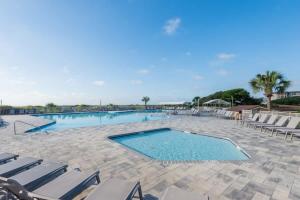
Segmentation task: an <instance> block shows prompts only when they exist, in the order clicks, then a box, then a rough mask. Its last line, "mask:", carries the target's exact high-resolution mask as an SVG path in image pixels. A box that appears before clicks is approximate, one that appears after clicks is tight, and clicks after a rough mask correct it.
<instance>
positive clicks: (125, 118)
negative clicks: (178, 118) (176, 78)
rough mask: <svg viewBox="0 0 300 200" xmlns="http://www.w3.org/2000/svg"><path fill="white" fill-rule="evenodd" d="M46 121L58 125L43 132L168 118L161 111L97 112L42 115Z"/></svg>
mask: <svg viewBox="0 0 300 200" xmlns="http://www.w3.org/2000/svg"><path fill="white" fill-rule="evenodd" d="M39 117H43V118H46V119H50V120H54V121H56V124H54V125H52V126H49V127H46V128H44V129H43V130H58V129H64V128H76V127H85V126H100V125H107V124H118V123H129V122H146V121H151V120H160V119H165V118H167V115H166V114H165V113H163V112H161V111H147V112H96V113H68V114H49V115H40V116H39Z"/></svg>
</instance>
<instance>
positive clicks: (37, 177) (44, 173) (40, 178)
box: [9, 162, 68, 191]
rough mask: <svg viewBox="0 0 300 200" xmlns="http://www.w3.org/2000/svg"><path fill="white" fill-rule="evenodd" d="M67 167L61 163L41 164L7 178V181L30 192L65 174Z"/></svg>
mask: <svg viewBox="0 0 300 200" xmlns="http://www.w3.org/2000/svg"><path fill="white" fill-rule="evenodd" d="M67 166H68V165H66V164H62V163H54V162H43V163H42V164H40V165H38V166H36V167H33V168H31V169H29V170H26V171H24V172H21V173H19V174H17V175H14V176H11V177H9V179H12V180H15V181H17V182H18V183H19V184H20V185H22V186H23V187H25V188H26V189H27V190H29V191H32V190H34V189H36V188H37V187H38V186H40V185H42V184H44V183H46V182H49V181H50V180H52V179H53V178H55V177H57V176H58V175H60V174H62V173H64V172H66V170H67Z"/></svg>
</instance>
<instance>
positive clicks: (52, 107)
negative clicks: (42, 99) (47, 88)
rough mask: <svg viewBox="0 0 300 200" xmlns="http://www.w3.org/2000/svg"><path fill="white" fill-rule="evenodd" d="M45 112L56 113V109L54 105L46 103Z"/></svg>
mask: <svg viewBox="0 0 300 200" xmlns="http://www.w3.org/2000/svg"><path fill="white" fill-rule="evenodd" d="M46 111H47V112H50V113H51V112H57V111H58V107H57V105H55V104H54V103H47V104H46Z"/></svg>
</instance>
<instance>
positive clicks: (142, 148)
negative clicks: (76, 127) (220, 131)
mask: <svg viewBox="0 0 300 200" xmlns="http://www.w3.org/2000/svg"><path fill="white" fill-rule="evenodd" d="M110 139H112V140H114V141H116V142H118V143H120V144H122V145H124V146H126V147H127V148H130V149H132V150H134V151H137V152H139V153H141V154H143V155H146V156H148V157H150V158H152V159H156V160H162V161H197V160H247V159H249V156H248V155H247V154H246V152H244V151H243V150H242V149H241V148H240V147H239V146H237V145H236V144H234V143H233V142H232V141H230V140H229V139H222V138H216V137H210V136H206V135H199V134H192V133H188V132H183V131H178V130H172V129H168V128H166V129H159V130H153V131H146V132H139V133H134V134H126V135H119V136H111V137H110Z"/></svg>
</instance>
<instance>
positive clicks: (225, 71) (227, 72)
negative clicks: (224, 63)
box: [217, 69, 229, 76]
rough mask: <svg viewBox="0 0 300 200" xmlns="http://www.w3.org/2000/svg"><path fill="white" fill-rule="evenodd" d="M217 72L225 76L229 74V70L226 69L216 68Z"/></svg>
mask: <svg viewBox="0 0 300 200" xmlns="http://www.w3.org/2000/svg"><path fill="white" fill-rule="evenodd" d="M217 74H219V75H220V76H227V75H228V74H229V71H227V70H226V69H218V70H217Z"/></svg>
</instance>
